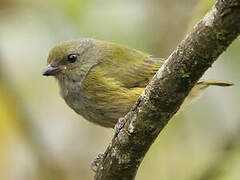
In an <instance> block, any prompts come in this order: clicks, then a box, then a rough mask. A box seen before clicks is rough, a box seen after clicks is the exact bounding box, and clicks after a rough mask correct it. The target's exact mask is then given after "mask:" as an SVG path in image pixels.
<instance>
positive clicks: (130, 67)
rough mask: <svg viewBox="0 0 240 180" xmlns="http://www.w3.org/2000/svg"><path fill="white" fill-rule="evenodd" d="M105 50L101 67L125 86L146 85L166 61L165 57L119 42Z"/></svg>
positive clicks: (107, 74)
mask: <svg viewBox="0 0 240 180" xmlns="http://www.w3.org/2000/svg"><path fill="white" fill-rule="evenodd" d="M112 46H114V48H112ZM104 52H105V53H104V58H103V59H104V60H103V61H102V62H101V67H102V68H103V69H105V72H106V76H108V77H111V78H113V79H115V80H116V81H117V82H118V83H119V84H120V86H122V87H125V88H135V87H146V85H147V84H148V83H149V81H150V80H151V79H152V77H153V76H154V74H155V73H156V72H157V71H158V69H159V68H160V67H161V66H162V64H163V63H164V59H160V58H156V57H153V56H151V55H149V54H145V53H142V52H140V51H137V50H135V49H129V48H127V47H123V46H121V45H117V44H111V50H110V49H108V48H105V51H104Z"/></svg>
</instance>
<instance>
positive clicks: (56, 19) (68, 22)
mask: <svg viewBox="0 0 240 180" xmlns="http://www.w3.org/2000/svg"><path fill="white" fill-rule="evenodd" d="M213 3H214V1H213V0H181V1H178V0H172V1H168V0H152V1H144V0H131V1H127V0H121V1H117V0H50V1H41V0H0V179H1V180H85V179H86V180H88V179H92V178H93V175H94V173H93V172H92V171H91V170H90V162H91V161H92V160H93V159H94V158H95V156H96V155H97V153H99V152H103V151H104V150H105V148H106V147H107V145H108V143H109V142H110V139H111V136H112V135H113V130H111V129H105V128H102V127H98V126H96V125H93V124H90V123H89V122H87V121H85V120H82V118H81V117H80V116H78V115H77V114H75V113H74V112H73V111H72V110H71V109H70V108H69V107H67V105H66V104H65V103H64V101H63V100H62V99H61V98H60V96H59V93H58V91H59V89H58V86H57V83H56V82H55V80H54V79H53V78H45V77H43V76H42V75H41V73H42V70H43V69H44V67H45V65H46V57H47V54H48V51H49V49H50V48H51V47H53V46H54V45H55V44H56V43H58V42H60V41H63V40H67V39H73V38H79V37H93V38H97V39H102V40H107V41H113V42H118V43H123V44H127V45H128V46H130V47H133V48H136V49H139V50H142V51H145V52H148V53H152V54H154V55H156V56H159V57H167V56H168V55H169V54H170V53H171V51H172V50H173V49H174V48H175V47H176V45H177V44H178V43H179V42H180V41H181V39H182V38H183V37H184V35H185V34H186V33H187V32H188V31H189V30H190V29H191V28H192V27H193V25H194V24H195V23H196V22H197V21H198V20H199V18H201V17H202V15H203V14H205V12H206V11H207V10H208V9H209V8H210V7H211V5H212V4H213ZM239 50H240V41H239V40H236V41H235V42H234V43H233V44H232V45H231V47H230V48H229V49H228V51H227V52H225V53H224V54H223V55H222V56H221V57H220V59H219V60H218V61H217V62H216V63H215V64H214V65H213V67H212V68H211V69H209V70H208V71H207V73H206V74H205V75H204V77H203V79H206V78H210V79H221V80H228V81H232V82H234V83H235V86H234V87H230V88H217V87H214V88H209V89H208V90H206V92H205V93H204V95H203V96H202V97H201V99H200V100H198V101H196V102H194V103H192V104H191V105H188V106H187V107H185V108H184V109H182V110H181V111H180V112H178V113H177V115H176V116H175V117H174V118H173V119H172V120H171V121H170V123H169V124H168V125H167V127H166V128H165V129H164V130H163V132H162V133H161V134H160V135H159V137H158V139H157V140H156V141H155V143H154V145H153V146H152V147H151V149H150V151H149V152H148V154H147V155H146V157H145V159H144V161H143V163H142V165H141V166H140V169H139V171H138V174H137V177H136V179H137V180H145V179H149V180H158V179H161V180H175V179H177V180H213V179H217V180H237V179H240V172H239V169H240V155H239V154H240V144H239V140H238V139H239V138H240V111H239V108H240V104H239V102H240V93H239V92H240V87H239V80H240V74H239V67H240V61H239V60H238V57H239V56H240V51H239Z"/></svg>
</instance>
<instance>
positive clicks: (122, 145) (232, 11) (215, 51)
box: [95, 0, 240, 180]
mask: <svg viewBox="0 0 240 180" xmlns="http://www.w3.org/2000/svg"><path fill="white" fill-rule="evenodd" d="M239 33H240V1H239V0H218V1H217V2H216V4H215V5H214V6H213V8H212V9H211V10H210V11H209V12H208V13H207V14H206V15H205V17H204V18H203V19H202V20H201V21H200V22H199V23H198V24H197V25H196V26H195V27H194V29H193V31H192V32H191V33H189V34H188V35H187V36H186V37H185V39H184V40H183V41H182V42H181V43H180V45H179V46H178V47H177V48H176V50H175V51H174V52H173V53H172V54H171V55H170V56H169V57H168V59H167V61H166V62H165V63H164V65H163V66H162V67H161V68H160V70H159V71H158V72H157V74H156V75H155V76H154V78H153V80H152V82H151V84H150V85H149V86H148V87H147V88H146V90H145V91H144V93H143V94H142V95H141V96H140V97H139V99H138V101H137V103H136V104H135V106H134V107H133V108H132V110H131V111H130V112H129V113H128V114H127V115H126V116H125V117H124V118H121V119H120V120H119V122H118V124H117V125H116V127H117V128H116V129H117V131H116V133H115V135H114V137H113V139H112V142H111V143H110V144H109V146H108V148H107V150H106V151H105V153H104V155H103V160H102V161H101V163H100V164H99V166H98V169H97V172H96V175H95V180H133V179H134V178H135V175H136V172H137V169H138V167H139V165H140V163H141V162H142V160H143V158H144V156H145V154H146V152H147V151H148V149H149V148H150V146H151V145H152V143H153V142H154V140H155V139H156V138H157V136H158V134H159V133H160V132H161V131H162V129H163V128H164V127H165V126H166V124H167V123H168V121H169V120H170V119H171V117H172V116H173V115H174V114H175V113H176V112H177V111H178V109H179V108H180V106H181V104H182V102H183V101H184V99H185V97H186V96H187V95H188V93H189V92H190V90H191V89H192V87H193V86H194V85H195V83H196V82H197V81H198V80H199V79H200V78H201V76H202V75H203V73H204V72H205V71H206V70H207V69H208V68H209V67H211V65H212V63H213V62H214V61H215V60H216V59H217V58H218V56H219V55H220V54H221V53H222V52H223V51H225V50H226V49H227V47H228V46H229V45H230V44H231V43H232V41H233V40H234V39H236V38H237V36H238V35H239Z"/></svg>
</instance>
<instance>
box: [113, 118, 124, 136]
mask: <svg viewBox="0 0 240 180" xmlns="http://www.w3.org/2000/svg"><path fill="white" fill-rule="evenodd" d="M125 123H126V119H125V118H124V117H121V118H119V119H118V122H117V123H116V125H115V126H114V132H115V134H118V133H119V132H120V130H121V129H122V128H123V127H124V125H125Z"/></svg>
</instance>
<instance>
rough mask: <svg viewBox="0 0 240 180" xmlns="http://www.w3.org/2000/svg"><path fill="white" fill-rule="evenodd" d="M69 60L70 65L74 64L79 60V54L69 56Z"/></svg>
mask: <svg viewBox="0 0 240 180" xmlns="http://www.w3.org/2000/svg"><path fill="white" fill-rule="evenodd" d="M67 58H68V61H69V62H70V63H74V62H75V61H76V60H77V58H78V54H69V55H68V57H67Z"/></svg>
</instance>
